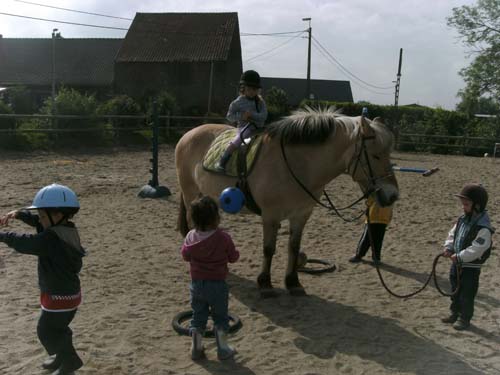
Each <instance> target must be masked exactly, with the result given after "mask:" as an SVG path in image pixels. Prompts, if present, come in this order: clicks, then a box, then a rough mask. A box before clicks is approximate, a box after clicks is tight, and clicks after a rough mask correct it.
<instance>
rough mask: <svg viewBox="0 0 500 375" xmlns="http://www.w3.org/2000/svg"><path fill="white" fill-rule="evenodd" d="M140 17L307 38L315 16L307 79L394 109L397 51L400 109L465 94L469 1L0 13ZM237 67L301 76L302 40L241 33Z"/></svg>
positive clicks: (104, 22)
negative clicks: (461, 23) (459, 25)
mask: <svg viewBox="0 0 500 375" xmlns="http://www.w3.org/2000/svg"><path fill="white" fill-rule="evenodd" d="M29 3H36V4H43V5H49V6H53V7H59V8H66V9H72V10H77V11H82V12H90V13H98V14H105V15H111V16H114V17H123V18H130V19H132V18H133V17H134V15H135V13H136V12H145V13H147V12H154V13H163V12H237V13H238V19H239V27H240V33H243V34H248V33H254V34H266V33H280V32H291V31H292V32H295V31H304V30H306V29H307V28H308V27H309V23H308V21H303V20H302V19H303V18H311V28H312V37H313V42H312V48H311V79H328V80H349V81H350V82H351V89H352V92H353V98H354V101H355V102H357V101H361V100H363V101H369V102H371V103H374V104H382V105H384V104H394V86H395V83H394V82H395V80H396V75H397V69H398V59H399V51H400V48H402V49H403V60H402V69H401V81H400V93H399V104H400V105H404V104H413V103H417V104H420V105H427V106H431V107H442V108H445V109H454V108H455V105H456V104H457V102H458V98H457V92H458V91H459V90H460V89H461V88H463V87H464V82H463V80H462V78H461V77H460V75H459V71H460V70H461V69H462V68H464V67H466V66H467V65H469V64H470V62H471V57H470V56H469V55H468V50H467V48H466V47H465V46H464V45H463V44H462V43H461V40H460V39H459V36H458V34H457V32H456V30H455V29H453V28H450V27H448V26H447V25H446V17H449V16H450V15H451V14H452V8H454V7H460V6H462V5H474V4H475V1H474V0H272V1H270V0H210V1H206V0H198V1H195V0H183V1H170V0H161V1H160V0H141V1H136V0H86V1H81V0H31V1H19V0H17V1H16V0H0V13H10V14H16V15H23V16H28V17H36V18H46V19H51V20H57V21H66V22H75V23H85V24H92V25H100V26H108V27H117V28H125V29H127V28H128V27H129V26H130V23H131V21H130V20H126V19H116V18H108V17H99V16H94V15H88V14H82V13H76V12H70V11H67V10H60V9H52V8H47V7H42V6H39V5H34V4H29ZM54 28H57V29H58V30H59V32H60V33H61V35H62V36H63V37H66V38H123V37H125V35H126V30H112V29H104V28H94V27H84V26H76V25H69V24H61V23H56V22H45V21H37V20H33V19H23V18H18V17H12V16H7V15H2V14H0V34H2V35H3V37H4V38H50V37H51V33H52V30H53V29H54ZM241 47H242V60H243V69H244V70H247V69H254V70H257V71H258V72H259V73H260V74H261V76H264V77H284V78H306V76H307V47H308V39H307V33H306V32H305V33H302V34H301V33H298V32H297V33H295V34H288V35H281V36H279V37H278V36H245V35H242V36H241Z"/></svg>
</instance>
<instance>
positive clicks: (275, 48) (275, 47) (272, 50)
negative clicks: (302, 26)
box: [244, 31, 305, 62]
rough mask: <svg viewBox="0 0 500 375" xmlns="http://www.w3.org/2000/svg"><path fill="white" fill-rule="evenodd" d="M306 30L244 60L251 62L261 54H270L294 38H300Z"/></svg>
mask: <svg viewBox="0 0 500 375" xmlns="http://www.w3.org/2000/svg"><path fill="white" fill-rule="evenodd" d="M304 32H305V31H301V32H300V34H297V35H295V36H293V37H291V38H289V39H287V40H286V41H285V42H284V43H281V44H279V45H277V46H274V47H273V48H271V49H269V50H267V51H264V52H262V53H260V54H258V55H255V56H253V57H250V58H249V59H247V60H245V61H244V62H249V61H252V60H255V59H257V58H258V57H261V56H263V55H266V54H268V53H270V52H274V51H276V50H277V49H278V48H281V47H283V46H284V45H285V44H288V43H289V42H291V41H292V40H294V39H296V38H298V37H299V36H301V35H302V34H303V33H304Z"/></svg>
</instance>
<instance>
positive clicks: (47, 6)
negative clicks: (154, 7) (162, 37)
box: [12, 0, 304, 36]
mask: <svg viewBox="0 0 500 375" xmlns="http://www.w3.org/2000/svg"><path fill="white" fill-rule="evenodd" d="M12 1H15V2H17V3H24V4H29V5H36V6H40V7H44V8H50V9H57V10H63V11H65V12H73V13H80V14H88V15H91V16H98V17H106V18H114V19H119V20H125V21H133V20H134V19H133V18H127V17H118V16H112V15H109V14H102V13H93V12H86V11H83V10H77V9H70V8H61V7H56V6H52V5H47V4H41V3H35V2H33V1H25V0H12ZM103 27H104V26H103ZM302 31H304V30H298V31H283V32H278V33H240V35H241V36H278V35H283V36H286V35H289V34H296V33H299V32H302Z"/></svg>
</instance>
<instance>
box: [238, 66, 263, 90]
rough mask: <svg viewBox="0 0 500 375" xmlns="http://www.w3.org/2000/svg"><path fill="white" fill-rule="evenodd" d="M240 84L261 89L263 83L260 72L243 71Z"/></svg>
mask: <svg viewBox="0 0 500 375" xmlns="http://www.w3.org/2000/svg"><path fill="white" fill-rule="evenodd" d="M240 85H245V86H248V87H255V88H257V89H260V88H261V85H260V75H259V73H257V72H256V71H255V70H247V71H246V72H243V74H242V75H241V78H240Z"/></svg>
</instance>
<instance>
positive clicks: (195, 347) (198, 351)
mask: <svg viewBox="0 0 500 375" xmlns="http://www.w3.org/2000/svg"><path fill="white" fill-rule="evenodd" d="M202 339H203V335H202V334H201V332H199V331H198V330H196V329H192V330H191V359H192V360H193V361H196V360H198V359H202V358H205V349H204V348H203V343H202Z"/></svg>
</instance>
